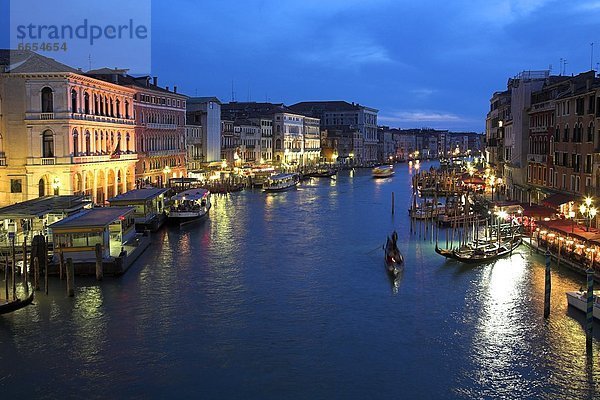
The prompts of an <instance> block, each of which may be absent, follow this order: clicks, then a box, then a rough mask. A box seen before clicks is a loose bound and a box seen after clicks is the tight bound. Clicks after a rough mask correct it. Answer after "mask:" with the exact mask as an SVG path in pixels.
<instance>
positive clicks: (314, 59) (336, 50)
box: [296, 40, 392, 69]
mask: <svg viewBox="0 0 600 400" xmlns="http://www.w3.org/2000/svg"><path fill="white" fill-rule="evenodd" d="M296 58H298V59H300V60H301V61H306V62H310V63H315V64H323V65H327V66H328V67H336V68H342V69H345V68H353V67H356V66H360V65H363V64H380V63H390V62H392V59H391V57H390V55H389V53H388V51H387V50H386V49H385V48H384V47H382V46H380V45H378V44H375V43H371V42H370V41H367V40H362V41H355V40H335V41H334V42H333V43H330V44H329V45H324V46H322V47H320V48H318V49H313V50H309V51H300V52H298V53H296Z"/></svg>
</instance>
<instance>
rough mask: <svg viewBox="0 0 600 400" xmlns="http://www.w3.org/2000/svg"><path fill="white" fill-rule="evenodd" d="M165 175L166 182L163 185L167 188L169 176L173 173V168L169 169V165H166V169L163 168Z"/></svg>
mask: <svg viewBox="0 0 600 400" xmlns="http://www.w3.org/2000/svg"><path fill="white" fill-rule="evenodd" d="M162 172H163V174H165V182H164V183H163V187H167V182H168V179H169V178H168V177H169V174H170V173H171V167H169V166H168V165H165V167H164V168H163V171H162Z"/></svg>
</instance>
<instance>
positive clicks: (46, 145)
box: [0, 50, 138, 205]
mask: <svg viewBox="0 0 600 400" xmlns="http://www.w3.org/2000/svg"><path fill="white" fill-rule="evenodd" d="M0 66H1V67H2V71H3V72H2V73H1V74H0V154H1V157H0V174H1V176H2V179H1V180H0V205H8V204H12V203H14V202H19V201H24V200H28V199H33V198H36V197H40V196H45V195H51V194H85V195H88V196H89V197H90V198H91V199H92V200H93V201H94V202H96V203H104V202H105V201H106V199H108V198H110V197H112V196H115V195H117V194H119V193H123V192H125V191H127V190H129V189H131V188H133V187H134V184H135V165H136V162H137V159H138V157H137V152H136V130H135V118H134V108H133V107H134V106H133V105H134V95H135V93H136V92H135V90H133V89H131V88H129V87H124V86H122V85H119V84H116V83H113V82H107V81H104V80H100V79H95V78H93V77H90V76H86V75H84V74H83V73H82V72H81V71H79V70H75V69H73V68H71V67H69V66H67V65H64V64H61V63H59V62H57V61H55V60H53V59H51V58H47V57H43V56H41V55H39V54H36V53H32V52H29V51H14V50H0ZM9 143H10V146H9Z"/></svg>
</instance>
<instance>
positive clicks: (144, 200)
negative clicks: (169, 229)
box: [108, 188, 169, 232]
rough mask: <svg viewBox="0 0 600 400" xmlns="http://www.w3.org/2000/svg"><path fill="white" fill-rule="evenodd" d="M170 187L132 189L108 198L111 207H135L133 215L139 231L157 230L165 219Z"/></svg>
mask: <svg viewBox="0 0 600 400" xmlns="http://www.w3.org/2000/svg"><path fill="white" fill-rule="evenodd" d="M168 191H169V189H168V188H143V189H135V190H130V191H128V192H125V193H122V194H120V195H118V196H116V197H113V198H111V199H109V200H108V202H109V203H110V206H111V207H115V206H116V207H134V212H133V217H134V220H135V228H136V230H137V231H138V232H142V231H144V230H145V229H149V230H151V231H155V230H157V229H158V228H160V226H161V225H162V224H163V222H164V221H165V219H166V217H165V213H164V212H165V203H166V201H167V198H166V193H167V192H168Z"/></svg>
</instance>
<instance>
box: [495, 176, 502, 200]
mask: <svg viewBox="0 0 600 400" xmlns="http://www.w3.org/2000/svg"><path fill="white" fill-rule="evenodd" d="M496 185H498V190H496V197H497V198H498V200H500V186H501V185H502V178H498V179H497V180H496Z"/></svg>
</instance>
